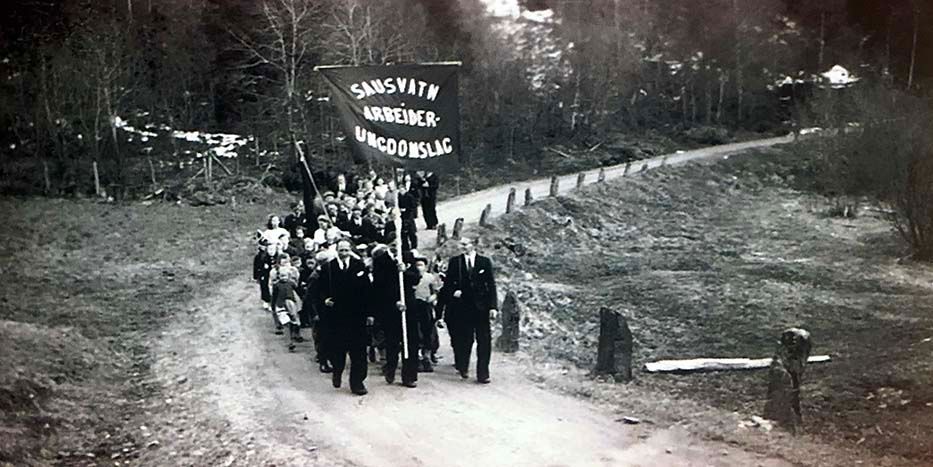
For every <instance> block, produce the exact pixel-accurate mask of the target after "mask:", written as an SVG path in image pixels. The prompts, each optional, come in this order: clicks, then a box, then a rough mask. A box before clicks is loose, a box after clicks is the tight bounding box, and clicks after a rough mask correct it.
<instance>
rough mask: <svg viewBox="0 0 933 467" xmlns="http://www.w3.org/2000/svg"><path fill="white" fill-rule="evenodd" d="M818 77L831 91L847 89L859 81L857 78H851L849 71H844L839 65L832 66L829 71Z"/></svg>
mask: <svg viewBox="0 0 933 467" xmlns="http://www.w3.org/2000/svg"><path fill="white" fill-rule="evenodd" d="M820 76H822V77H823V79H824V80H826V81H827V82H828V83H829V85H830V86H832V87H833V89H840V88H845V87H848V86H850V85H852V84H854V83H856V82H858V80H859V78H858V77H856V76H852V74H851V73H849V70H846V69H845V68H843V67H842V66H841V65H834V66H833V67H832V68H830V70H829V71H827V72H825V73H821V74H820Z"/></svg>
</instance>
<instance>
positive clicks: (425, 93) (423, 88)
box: [350, 77, 441, 102]
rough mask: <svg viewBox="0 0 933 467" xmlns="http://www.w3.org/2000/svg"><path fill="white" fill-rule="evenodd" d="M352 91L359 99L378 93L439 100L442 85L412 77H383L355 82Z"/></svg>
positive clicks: (351, 86)
mask: <svg viewBox="0 0 933 467" xmlns="http://www.w3.org/2000/svg"><path fill="white" fill-rule="evenodd" d="M350 92H352V93H353V95H354V96H355V97H356V99H357V100H362V99H365V98H367V97H372V96H375V95H378V94H409V95H412V96H417V97H421V98H423V99H426V100H429V101H432V102H433V101H436V100H437V95H438V94H440V92H441V86H440V85H438V84H434V83H428V82H425V81H417V80H414V79H412V78H402V77H397V78H394V79H393V78H381V79H371V80H367V81H360V82H359V83H353V84H351V85H350Z"/></svg>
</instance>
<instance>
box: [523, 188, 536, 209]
mask: <svg viewBox="0 0 933 467" xmlns="http://www.w3.org/2000/svg"><path fill="white" fill-rule="evenodd" d="M534 200H535V198H534V196H532V194H531V188H525V206H531V203H532V202H534Z"/></svg>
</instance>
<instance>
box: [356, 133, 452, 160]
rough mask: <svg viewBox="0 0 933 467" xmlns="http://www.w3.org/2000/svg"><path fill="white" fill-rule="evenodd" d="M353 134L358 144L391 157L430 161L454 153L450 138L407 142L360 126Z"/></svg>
mask: <svg viewBox="0 0 933 467" xmlns="http://www.w3.org/2000/svg"><path fill="white" fill-rule="evenodd" d="M353 133H354V136H355V137H356V140H357V141H358V142H360V143H364V144H366V145H367V146H369V147H371V148H373V149H376V150H378V151H379V152H381V153H383V154H387V155H390V156H399V157H405V158H408V159H428V158H432V157H437V156H443V155H446V154H452V153H453V152H454V145H453V140H452V139H451V138H450V137H445V138H442V139H435V140H433V141H407V140H404V139H395V138H387V137H385V136H379V135H377V134H376V133H373V132H371V131H369V130H367V129H365V128H361V127H360V126H359V125H357V126H356V127H355V128H354V131H353Z"/></svg>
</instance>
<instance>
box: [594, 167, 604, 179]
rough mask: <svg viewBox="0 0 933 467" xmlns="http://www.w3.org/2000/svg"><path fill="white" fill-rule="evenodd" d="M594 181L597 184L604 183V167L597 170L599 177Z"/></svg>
mask: <svg viewBox="0 0 933 467" xmlns="http://www.w3.org/2000/svg"><path fill="white" fill-rule="evenodd" d="M596 181H597V182H599V183H602V182H605V181H606V169H605V167H600V168H599V176H598V177H596Z"/></svg>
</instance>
